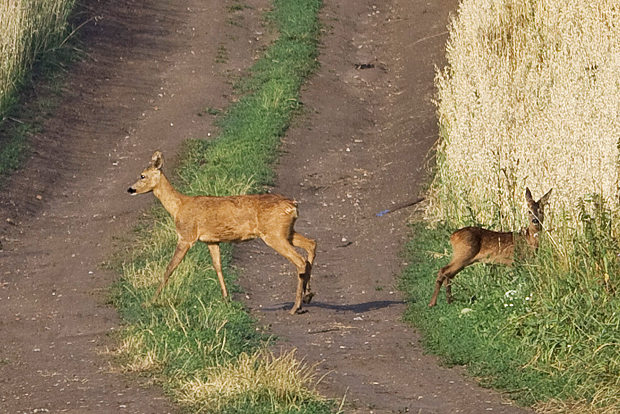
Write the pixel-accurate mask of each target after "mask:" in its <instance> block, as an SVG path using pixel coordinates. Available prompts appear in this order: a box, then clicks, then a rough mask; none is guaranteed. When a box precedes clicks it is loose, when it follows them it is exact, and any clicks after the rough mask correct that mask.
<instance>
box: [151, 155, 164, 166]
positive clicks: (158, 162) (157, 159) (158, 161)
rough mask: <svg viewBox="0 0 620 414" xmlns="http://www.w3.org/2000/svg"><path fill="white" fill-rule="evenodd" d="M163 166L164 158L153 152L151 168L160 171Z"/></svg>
mask: <svg viewBox="0 0 620 414" xmlns="http://www.w3.org/2000/svg"><path fill="white" fill-rule="evenodd" d="M163 165H164V156H163V155H162V153H161V152H160V151H155V152H154V153H153V156H152V157H151V167H153V168H157V169H158V170H161V167H162V166H163Z"/></svg>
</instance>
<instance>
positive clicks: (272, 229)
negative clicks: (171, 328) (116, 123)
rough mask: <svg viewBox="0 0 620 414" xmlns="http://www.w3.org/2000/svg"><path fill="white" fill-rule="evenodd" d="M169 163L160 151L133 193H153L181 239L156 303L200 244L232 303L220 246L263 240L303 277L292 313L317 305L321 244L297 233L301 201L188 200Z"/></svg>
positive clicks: (272, 196) (265, 197)
mask: <svg viewBox="0 0 620 414" xmlns="http://www.w3.org/2000/svg"><path fill="white" fill-rule="evenodd" d="M163 163H164V159H163V156H162V154H161V152H159V151H155V153H154V154H153V156H152V157H151V162H150V164H149V166H148V167H147V168H146V169H145V170H144V171H142V174H140V178H139V179H138V181H136V182H135V183H134V184H133V185H132V186H131V187H129V189H128V190H127V192H128V193H129V194H132V195H135V194H143V193H148V192H150V191H152V192H153V194H154V195H155V197H157V198H158V199H159V201H161V203H162V205H163V206H164V208H165V209H166V210H167V211H168V212H169V213H170V214H171V215H172V217H173V218H174V224H175V227H176V232H177V236H178V242H177V247H176V250H175V252H174V255H173V256H172V260H170V264H169V265H168V267H167V268H166V272H165V273H164V280H163V281H162V282H161V284H160V285H159V287H158V288H157V291H155V294H154V295H153V298H152V299H151V302H152V301H154V300H155V299H156V298H157V296H158V295H159V293H160V292H161V290H162V289H163V287H164V286H165V285H166V283H167V282H168V278H169V277H170V275H171V274H172V272H174V269H175V268H176V267H177V266H178V265H179V263H180V262H181V260H183V257H184V256H185V254H186V253H187V251H188V250H189V249H190V247H192V246H193V245H194V243H196V241H198V240H200V241H202V242H205V243H206V244H207V246H209V252H210V253H211V258H212V261H213V267H214V268H215V272H216V273H217V277H218V279H219V282H220V287H221V288H222V295H223V296H224V297H227V296H228V292H227V291H226V285H225V283H224V276H223V275H222V266H221V262H220V247H219V243H220V242H241V241H246V240H251V239H255V238H259V237H260V238H261V239H262V240H263V241H264V242H265V243H266V244H267V245H268V246H270V247H271V248H273V249H274V250H275V251H277V252H278V253H280V254H281V255H282V256H284V257H286V258H287V259H288V260H290V261H291V262H292V263H293V264H294V265H295V266H296V267H297V272H298V274H299V280H298V281H297V295H296V296H295V304H294V305H293V308H292V309H291V312H290V313H291V314H295V313H296V312H298V311H300V310H301V302H302V300H303V301H304V302H306V303H308V302H310V299H312V294H311V293H310V286H309V283H310V272H311V270H312V262H313V261H314V256H315V251H316V242H315V241H314V240H312V239H309V238H306V237H304V236H302V235H301V234H299V233H296V232H295V230H294V229H293V226H294V224H295V220H296V219H297V203H296V202H295V201H293V200H289V199H288V198H285V197H283V196H281V195H277V194H258V195H241V196H230V197H210V196H196V197H192V196H187V195H184V194H181V193H179V192H178V191H176V190H175V189H174V188H173V187H172V185H171V184H170V182H169V181H168V179H167V178H166V177H165V176H164V174H163V172H162V170H161V168H162V166H163ZM293 246H296V247H300V248H302V249H304V250H305V251H306V252H307V253H308V259H307V260H304V259H303V257H302V256H301V255H300V254H299V253H298V252H297V251H296V250H295V249H294V247H293ZM306 290H307V291H308V294H306Z"/></svg>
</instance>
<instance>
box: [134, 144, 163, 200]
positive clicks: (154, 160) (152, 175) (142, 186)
mask: <svg viewBox="0 0 620 414" xmlns="http://www.w3.org/2000/svg"><path fill="white" fill-rule="evenodd" d="M163 165H164V156H163V155H162V153H161V152H160V151H155V152H154V153H153V156H152V157H151V163H150V164H149V166H148V167H146V168H145V169H144V171H142V173H141V174H140V178H139V179H138V181H136V182H135V183H134V184H133V185H132V186H131V187H129V188H128V189H127V192H128V193H129V194H131V195H136V194H144V193H148V192H149V191H153V189H154V188H155V186H157V184H158V183H159V181H160V179H161V177H162V172H161V167H162V166H163Z"/></svg>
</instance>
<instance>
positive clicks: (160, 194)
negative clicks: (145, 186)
mask: <svg viewBox="0 0 620 414" xmlns="http://www.w3.org/2000/svg"><path fill="white" fill-rule="evenodd" d="M153 194H154V195H155V197H157V198H158V199H159V201H160V202H161V204H162V205H163V206H164V208H165V209H166V210H167V211H168V213H170V214H171V215H172V217H174V218H176V215H177V212H178V211H179V208H181V206H182V205H183V203H184V202H185V199H186V198H187V197H188V196H186V195H184V194H181V193H179V192H178V191H177V190H175V189H174V187H173V186H172V184H170V181H168V179H167V178H166V176H165V175H163V174H162V175H161V179H160V180H159V182H158V183H157V185H156V186H155V187H154V188H153Z"/></svg>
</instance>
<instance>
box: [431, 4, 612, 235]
mask: <svg viewBox="0 0 620 414" xmlns="http://www.w3.org/2000/svg"><path fill="white" fill-rule="evenodd" d="M447 58H448V67H447V68H445V70H443V71H441V72H440V73H438V75H437V77H436V83H437V85H438V89H439V92H438V113H439V118H440V124H441V127H442V134H443V141H442V143H441V144H440V147H439V151H438V167H437V175H436V179H435V182H434V185H433V189H432V197H431V207H430V210H429V212H430V215H431V216H434V217H438V218H440V219H446V220H448V221H451V222H453V223H455V224H462V223H465V222H471V221H477V222H479V223H485V224H488V225H494V226H496V227H502V228H504V229H516V228H518V227H519V226H521V225H522V224H523V220H522V218H521V217H522V214H523V213H524V208H525V206H524V202H523V190H524V188H525V186H529V187H530V188H531V189H532V191H533V192H534V194H535V196H540V195H542V194H544V192H546V191H547V190H548V189H549V188H554V193H553V197H552V208H551V210H553V211H555V212H556V216H558V215H560V214H562V215H567V216H568V221H567V224H568V225H569V226H570V225H571V223H573V224H574V223H575V222H576V215H575V213H574V211H575V204H576V200H577V199H578V198H579V197H583V196H585V195H587V194H592V193H598V194H601V195H602V196H603V197H604V199H605V200H607V201H611V200H616V199H617V198H618V195H619V191H618V184H619V183H618V137H620V83H619V82H618V79H620V7H618V3H617V1H615V0H596V1H590V0H541V1H530V0H509V1H506V0H504V1H499V0H465V1H463V2H462V4H461V7H460V10H459V16H458V18H457V19H455V20H454V21H453V22H452V25H451V28H450V41H449V43H448V47H447ZM468 208H471V212H470V211H468ZM560 212H561V213H560ZM472 216H473V217H472ZM548 223H549V224H550V225H551V226H554V225H556V224H555V223H553V218H551V220H550V221H548Z"/></svg>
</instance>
